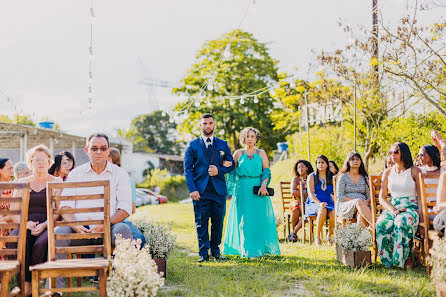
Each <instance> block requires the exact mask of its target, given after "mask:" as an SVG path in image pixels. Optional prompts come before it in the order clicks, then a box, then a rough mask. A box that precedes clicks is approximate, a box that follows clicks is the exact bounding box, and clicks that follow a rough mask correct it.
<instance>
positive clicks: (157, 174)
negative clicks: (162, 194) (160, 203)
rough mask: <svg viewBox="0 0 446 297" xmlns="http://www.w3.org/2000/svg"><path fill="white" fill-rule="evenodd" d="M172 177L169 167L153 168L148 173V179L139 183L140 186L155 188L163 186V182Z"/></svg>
mask: <svg viewBox="0 0 446 297" xmlns="http://www.w3.org/2000/svg"><path fill="white" fill-rule="evenodd" d="M169 177H170V172H169V171H168V170H167V169H159V168H155V169H151V170H150V171H149V174H148V175H147V178H146V180H145V181H144V182H143V183H142V184H139V185H138V187H140V188H153V187H154V186H159V187H160V188H161V183H162V182H163V180H165V179H167V178H169Z"/></svg>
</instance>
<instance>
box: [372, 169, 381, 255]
mask: <svg viewBox="0 0 446 297" xmlns="http://www.w3.org/2000/svg"><path fill="white" fill-rule="evenodd" d="M381 179H382V176H380V175H370V176H369V188H370V206H371V208H372V226H371V227H372V243H373V253H374V259H375V262H376V260H377V258H378V244H377V242H376V220H377V219H378V217H379V216H380V215H381V213H382V212H383V210H384V207H383V206H382V205H381V203H379V191H381Z"/></svg>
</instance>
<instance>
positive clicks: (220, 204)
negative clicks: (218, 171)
mask: <svg viewBox="0 0 446 297" xmlns="http://www.w3.org/2000/svg"><path fill="white" fill-rule="evenodd" d="M193 204H194V213H195V227H196V228H197V237H198V250H199V254H200V256H203V255H208V251H209V248H210V249H211V253H212V254H213V255H214V254H219V253H220V248H219V245H220V243H221V237H222V233H223V221H224V219H225V212H226V197H224V196H218V194H217V193H206V192H205V193H203V195H201V198H200V200H198V201H193ZM209 219H210V220H211V240H210V241H209Z"/></svg>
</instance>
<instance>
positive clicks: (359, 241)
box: [335, 222, 372, 251]
mask: <svg viewBox="0 0 446 297" xmlns="http://www.w3.org/2000/svg"><path fill="white" fill-rule="evenodd" d="M335 241H336V245H337V246H339V247H341V248H343V249H345V250H350V251H368V250H369V248H370V247H371V246H372V235H371V234H370V232H369V231H368V230H367V229H366V228H364V227H363V226H361V225H360V224H350V223H349V222H347V224H346V225H345V227H344V226H339V227H338V228H337V229H336V231H335Z"/></svg>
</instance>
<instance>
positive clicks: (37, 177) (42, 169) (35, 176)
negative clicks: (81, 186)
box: [7, 145, 62, 296]
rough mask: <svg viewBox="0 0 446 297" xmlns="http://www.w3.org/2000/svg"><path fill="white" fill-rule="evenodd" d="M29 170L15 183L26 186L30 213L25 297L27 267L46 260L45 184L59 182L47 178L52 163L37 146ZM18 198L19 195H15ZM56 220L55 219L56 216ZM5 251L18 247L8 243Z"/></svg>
mask: <svg viewBox="0 0 446 297" xmlns="http://www.w3.org/2000/svg"><path fill="white" fill-rule="evenodd" d="M27 160H28V164H29V167H30V168H31V169H32V174H31V175H30V176H28V177H25V178H22V179H20V180H19V181H18V182H29V187H30V194H29V210H28V222H27V225H26V229H27V232H26V251H25V296H29V295H30V294H31V272H30V271H29V266H30V265H36V264H40V263H43V262H45V261H46V260H47V256H48V233H47V230H46V229H47V226H48V223H47V212H46V205H47V204H46V189H47V183H48V182H62V180H61V179H60V178H58V177H54V176H51V175H50V174H48V168H49V167H50V166H51V162H53V159H52V156H51V153H50V151H49V149H48V148H47V147H46V146H44V145H38V146H35V147H33V148H32V149H30V150H29V151H28V153H27ZM14 196H19V194H17V195H14ZM11 209H17V210H18V209H20V204H19V203H11ZM56 216H58V215H56ZM12 221H14V222H16V223H20V216H13V217H12ZM18 234H19V230H17V229H16V230H13V231H12V232H11V234H10V235H11V236H17V235H18ZM7 245H8V247H9V246H11V247H12V248H13V247H14V246H17V243H8V244H7Z"/></svg>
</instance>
